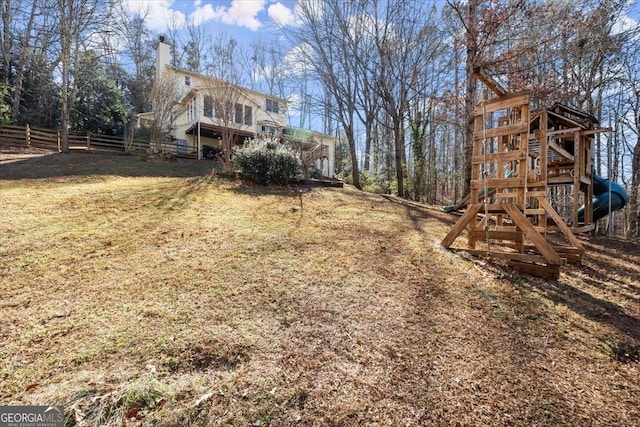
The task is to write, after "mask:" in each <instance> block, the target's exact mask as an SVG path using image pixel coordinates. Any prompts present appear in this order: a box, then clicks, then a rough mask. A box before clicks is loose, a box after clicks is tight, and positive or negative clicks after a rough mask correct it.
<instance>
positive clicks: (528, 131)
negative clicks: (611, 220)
mask: <svg viewBox="0 0 640 427" xmlns="http://www.w3.org/2000/svg"><path fill="white" fill-rule="evenodd" d="M479 77H480V78H481V80H483V81H484V82H485V83H486V84H487V86H488V87H490V88H491V89H492V90H493V91H494V92H496V94H497V95H498V96H496V97H495V98H492V99H489V100H485V101H483V102H482V103H480V104H479V105H477V106H476V108H475V120H474V138H473V158H472V173H471V185H470V194H469V197H468V204H467V206H466V211H465V212H464V214H463V215H462V216H461V217H460V218H459V220H458V221H457V222H456V224H455V225H454V226H453V228H452V229H451V230H450V231H449V233H448V234H447V235H446V236H445V238H444V239H443V240H442V245H443V246H444V247H446V248H450V247H452V245H453V243H454V242H455V240H456V239H457V238H458V237H460V236H461V235H462V233H463V231H465V230H466V237H467V239H466V240H467V247H466V248H460V249H463V250H465V251H467V252H469V253H471V254H472V255H482V256H486V257H491V258H496V259H503V260H506V261H507V263H508V264H509V265H510V266H511V267H513V268H515V269H516V270H518V271H521V272H524V273H527V274H531V275H535V276H541V277H546V278H550V279H557V278H558V277H559V275H560V267H561V266H562V265H563V264H565V263H567V262H569V263H577V264H579V263H581V260H582V256H583V253H584V247H583V245H582V243H581V242H580V240H579V239H578V238H576V236H575V233H581V232H589V231H591V230H594V229H595V223H594V221H593V214H592V211H593V209H592V206H591V203H592V199H593V175H592V174H593V172H592V149H593V148H592V147H593V139H594V135H595V134H596V133H598V132H603V131H606V130H607V129H595V126H596V124H597V120H596V119H595V118H594V117H592V116H590V115H588V114H586V113H583V112H581V111H578V110H575V109H573V108H570V107H567V106H564V105H560V104H555V105H554V106H552V107H551V108H548V109H547V108H542V109H538V110H533V111H532V110H531V109H530V93H529V92H521V93H513V94H507V93H504V91H502V90H500V89H499V87H498V86H497V85H495V83H493V82H492V81H491V80H490V79H487V78H486V77H484V76H482V75H480V76H479Z"/></svg>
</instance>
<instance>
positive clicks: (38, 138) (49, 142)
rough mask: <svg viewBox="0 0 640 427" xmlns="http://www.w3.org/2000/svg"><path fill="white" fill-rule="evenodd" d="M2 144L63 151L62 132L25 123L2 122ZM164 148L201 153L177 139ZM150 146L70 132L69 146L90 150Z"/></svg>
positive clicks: (178, 153) (190, 155) (176, 153)
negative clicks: (21, 124) (185, 146)
mask: <svg viewBox="0 0 640 427" xmlns="http://www.w3.org/2000/svg"><path fill="white" fill-rule="evenodd" d="M0 146H14V147H34V148H43V149H47V150H53V151H60V150H61V146H60V132H58V131H56V130H53V129H45V128H39V127H33V126H29V125H25V126H13V125H0ZM159 148H160V149H161V150H162V151H166V152H169V153H171V154H173V155H174V156H176V157H183V158H197V153H184V152H183V150H182V147H179V146H178V144H177V142H176V141H167V142H163V143H162V144H159ZM148 149H149V141H145V140H137V139H134V140H133V141H130V142H129V143H128V144H127V141H125V140H124V139H123V138H122V137H119V136H108V135H98V134H92V133H91V132H89V133H69V150H73V151H77V150H83V151H88V152H110V153H132V152H140V151H146V150H148Z"/></svg>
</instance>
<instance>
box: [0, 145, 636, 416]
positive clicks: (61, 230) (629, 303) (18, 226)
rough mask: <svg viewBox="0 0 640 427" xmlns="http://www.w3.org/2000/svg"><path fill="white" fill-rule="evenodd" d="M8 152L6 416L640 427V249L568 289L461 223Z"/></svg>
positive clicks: (120, 163)
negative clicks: (26, 410)
mask: <svg viewBox="0 0 640 427" xmlns="http://www.w3.org/2000/svg"><path fill="white" fill-rule="evenodd" d="M5 160H6V161H4V162H0V206H1V209H0V215H2V220H1V221H0V295H1V299H0V404H2V405H6V404H41V405H45V404H63V405H64V406H65V412H66V414H67V417H68V421H67V424H68V425H78V426H84V425H96V426H98V425H113V426H116V425H117V426H122V425H127V426H137V425H157V426H187V425H210V426H226V425H231V426H267V425H270V426H293V425H300V426H365V425H366V426H428V425H442V426H450V425H460V426H467V425H468V426H489V425H490V426H556V425H571V426H631V425H638V423H639V421H638V420H640V361H639V359H640V283H639V278H640V250H639V248H638V244H637V243H635V244H634V243H631V242H612V241H607V240H604V239H592V241H591V242H589V243H588V244H587V248H588V249H587V255H586V259H585V261H584V263H583V264H584V265H583V266H581V267H575V266H567V267H563V272H562V275H561V279H560V280H559V281H546V280H542V279H537V278H531V277H528V276H523V275H519V274H516V273H514V272H512V271H510V270H508V269H506V268H500V267H496V266H492V265H490V264H487V263H485V262H484V261H481V260H474V259H473V258H471V257H468V256H465V255H462V254H455V253H452V252H449V251H446V250H444V249H442V248H441V247H440V244H439V243H440V241H441V239H442V238H443V237H444V235H445V234H446V232H447V231H448V230H449V228H450V227H451V225H452V224H453V222H454V221H455V219H456V217H453V216H450V215H447V214H444V213H442V212H440V211H439V210H438V209H437V208H428V207H424V206H418V205H414V204H411V203H408V202H404V201H400V200H398V199H396V198H393V197H383V196H379V195H373V194H366V193H362V192H359V191H356V190H354V189H351V188H344V189H335V188H308V187H295V186H292V187H286V188H285V187H278V188H265V187H259V186H254V185H250V184H247V183H243V182H241V181H236V180H228V179H225V178H222V177H219V176H217V175H215V174H211V173H209V171H210V169H211V164H210V163H207V162H193V161H176V162H169V163H150V162H142V161H140V160H138V159H136V158H135V157H124V156H109V155H93V154H92V155H89V154H80V153H78V154H68V155H63V154H54V155H48V156H40V157H31V156H30V155H27V154H25V155H23V156H14V157H12V158H9V157H5Z"/></svg>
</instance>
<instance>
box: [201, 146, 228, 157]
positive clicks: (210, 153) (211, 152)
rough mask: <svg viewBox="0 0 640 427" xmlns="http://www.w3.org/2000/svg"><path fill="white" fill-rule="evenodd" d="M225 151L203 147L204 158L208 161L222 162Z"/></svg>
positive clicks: (218, 148)
mask: <svg viewBox="0 0 640 427" xmlns="http://www.w3.org/2000/svg"><path fill="white" fill-rule="evenodd" d="M223 153H224V152H223V150H222V148H220V147H212V146H211V145H203V146H202V158H203V159H207V160H222V155H223Z"/></svg>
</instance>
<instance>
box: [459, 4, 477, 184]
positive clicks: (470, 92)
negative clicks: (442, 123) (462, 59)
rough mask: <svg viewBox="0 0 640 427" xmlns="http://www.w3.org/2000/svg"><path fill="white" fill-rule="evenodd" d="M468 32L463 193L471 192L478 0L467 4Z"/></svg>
mask: <svg viewBox="0 0 640 427" xmlns="http://www.w3.org/2000/svg"><path fill="white" fill-rule="evenodd" d="M467 7H468V8H467V25H468V28H467V34H466V48H467V62H466V66H467V76H466V77H467V81H466V86H467V93H466V97H465V102H464V106H465V109H464V112H465V119H466V129H465V130H466V132H465V138H464V146H463V150H462V155H463V158H464V160H463V165H462V166H463V169H464V175H463V183H464V187H463V194H469V191H470V190H471V178H472V176H471V158H472V156H473V119H474V116H475V114H474V109H475V104H476V78H475V76H474V72H475V69H476V66H477V64H476V61H477V57H478V45H477V43H476V34H475V31H474V23H475V22H476V21H475V18H476V16H477V14H478V13H477V12H478V0H469V3H468V6H467Z"/></svg>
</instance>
